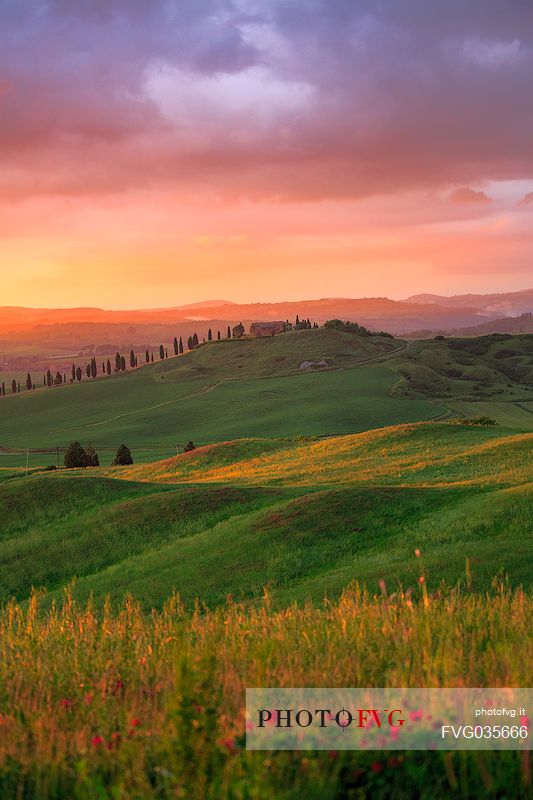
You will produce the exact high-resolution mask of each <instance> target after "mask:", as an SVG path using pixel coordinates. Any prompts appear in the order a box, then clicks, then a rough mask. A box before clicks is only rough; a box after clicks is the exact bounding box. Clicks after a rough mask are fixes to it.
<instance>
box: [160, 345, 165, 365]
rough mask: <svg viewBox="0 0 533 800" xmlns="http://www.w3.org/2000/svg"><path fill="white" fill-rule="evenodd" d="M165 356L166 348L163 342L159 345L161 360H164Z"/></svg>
mask: <svg viewBox="0 0 533 800" xmlns="http://www.w3.org/2000/svg"><path fill="white" fill-rule="evenodd" d="M164 357H165V348H164V347H163V345H162V344H160V345H159V358H160V359H161V361H163V359H164Z"/></svg>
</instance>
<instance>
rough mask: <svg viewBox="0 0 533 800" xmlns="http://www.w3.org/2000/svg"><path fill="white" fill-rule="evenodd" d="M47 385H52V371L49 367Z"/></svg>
mask: <svg viewBox="0 0 533 800" xmlns="http://www.w3.org/2000/svg"><path fill="white" fill-rule="evenodd" d="M46 385H47V386H51V385H52V373H51V372H50V370H49V369H48V370H46Z"/></svg>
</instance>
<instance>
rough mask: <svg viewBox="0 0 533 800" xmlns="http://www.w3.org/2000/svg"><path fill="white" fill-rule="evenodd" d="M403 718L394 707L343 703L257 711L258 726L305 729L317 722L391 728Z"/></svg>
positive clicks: (347, 726)
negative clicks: (355, 706) (335, 706)
mask: <svg viewBox="0 0 533 800" xmlns="http://www.w3.org/2000/svg"><path fill="white" fill-rule="evenodd" d="M404 722H405V720H404V719H403V718H402V710H401V709H400V708H395V709H393V710H392V711H389V709H387V708H385V709H377V708H358V709H355V710H354V711H349V710H348V709H347V708H344V706H343V707H342V708H341V709H340V711H336V712H335V711H333V712H332V710H331V709H330V708H315V709H313V710H311V709H308V708H300V709H298V710H296V711H295V710H294V709H290V708H285V709H281V708H276V709H270V708H262V709H260V711H259V727H260V728H264V727H266V726H267V725H274V726H275V727H276V728H293V727H298V728H309V727H310V726H311V725H318V727H319V728H326V727H327V726H328V725H338V727H339V728H342V730H345V729H346V728H349V727H350V726H351V725H356V727H358V728H369V727H370V726H372V725H376V726H377V728H381V727H382V726H386V725H388V726H389V727H391V728H401V726H402V725H403V724H404Z"/></svg>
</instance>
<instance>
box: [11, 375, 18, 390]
mask: <svg viewBox="0 0 533 800" xmlns="http://www.w3.org/2000/svg"><path fill="white" fill-rule="evenodd" d="M11 391H12V392H13V394H16V393H17V382H16V380H15V378H13V380H12V381H11Z"/></svg>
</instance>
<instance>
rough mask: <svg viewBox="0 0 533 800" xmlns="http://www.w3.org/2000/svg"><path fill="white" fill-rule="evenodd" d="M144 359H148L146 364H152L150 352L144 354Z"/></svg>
mask: <svg viewBox="0 0 533 800" xmlns="http://www.w3.org/2000/svg"><path fill="white" fill-rule="evenodd" d="M144 357H145V359H146V363H147V364H149V363H150V353H149V352H148V350H147V351H146V353H145V354H144Z"/></svg>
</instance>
